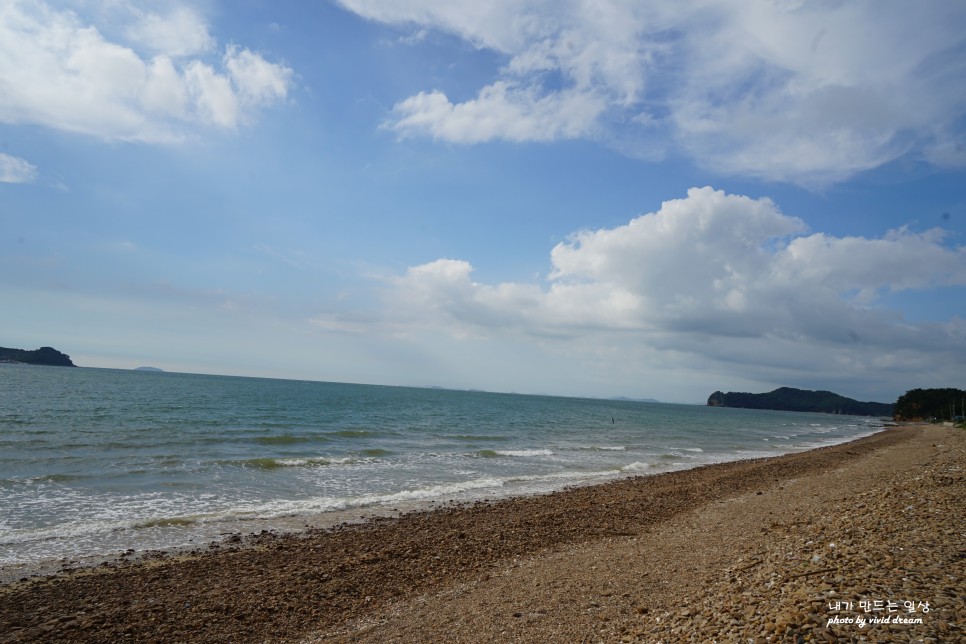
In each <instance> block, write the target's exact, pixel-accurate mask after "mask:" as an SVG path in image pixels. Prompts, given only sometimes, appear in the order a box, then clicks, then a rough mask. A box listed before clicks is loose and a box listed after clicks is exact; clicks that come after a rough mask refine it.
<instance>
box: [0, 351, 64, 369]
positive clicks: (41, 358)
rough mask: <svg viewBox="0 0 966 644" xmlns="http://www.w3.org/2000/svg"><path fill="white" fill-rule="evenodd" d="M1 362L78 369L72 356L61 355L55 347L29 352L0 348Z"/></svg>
mask: <svg viewBox="0 0 966 644" xmlns="http://www.w3.org/2000/svg"><path fill="white" fill-rule="evenodd" d="M0 362H6V363H14V364H37V365H47V366H51V367H76V366H77V365H75V364H74V363H73V362H71V360H70V356H69V355H67V354H66V353H61V352H60V351H58V350H57V349H54V348H53V347H40V348H39V349H33V350H32V351H28V350H25V349H8V348H7V347H0Z"/></svg>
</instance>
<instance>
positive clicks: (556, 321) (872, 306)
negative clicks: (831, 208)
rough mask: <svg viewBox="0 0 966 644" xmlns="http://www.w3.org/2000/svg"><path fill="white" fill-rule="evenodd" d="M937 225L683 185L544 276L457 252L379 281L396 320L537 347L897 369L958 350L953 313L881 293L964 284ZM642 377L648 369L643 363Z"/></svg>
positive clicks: (962, 355) (735, 366)
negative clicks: (820, 211)
mask: <svg viewBox="0 0 966 644" xmlns="http://www.w3.org/2000/svg"><path fill="white" fill-rule="evenodd" d="M948 241H949V240H948V238H947V234H946V232H945V231H943V230H941V229H939V228H934V229H930V230H926V231H923V232H913V231H911V230H909V229H908V228H903V229H899V230H892V231H889V232H888V233H887V234H885V235H884V236H882V237H880V238H865V237H833V236H830V235H827V234H824V233H820V232H815V233H809V232H808V229H807V226H806V225H805V223H804V222H803V221H802V220H801V219H799V218H797V217H791V216H788V215H785V214H783V213H782V212H781V211H780V210H779V208H778V206H777V205H776V204H775V203H773V202H772V201H771V200H770V199H767V198H762V199H751V198H749V197H745V196H740V195H729V194H726V193H725V192H723V191H720V190H714V189H712V188H710V187H705V188H692V189H691V190H689V191H688V194H687V196H686V197H685V198H682V199H674V200H670V201H666V202H664V203H663V204H662V205H661V208H660V209H659V210H657V211H655V212H650V213H647V214H644V215H641V216H639V217H636V218H634V219H632V220H631V221H630V222H628V223H627V224H625V225H622V226H618V227H615V228H602V229H598V230H584V231H580V232H577V233H574V234H573V235H571V236H570V238H569V239H568V240H567V241H565V242H561V243H559V244H557V245H556V246H555V247H554V248H553V249H552V250H551V252H550V263H551V270H550V272H549V274H548V276H547V279H546V283H547V285H546V286H545V285H543V284H539V283H532V282H506V283H499V284H484V283H480V282H476V281H474V279H473V277H472V273H473V266H472V265H471V263H470V262H468V261H466V260H462V259H438V260H435V261H432V262H428V263H425V264H422V265H418V266H413V267H410V268H409V269H408V270H407V271H406V273H405V274H404V275H397V276H395V277H393V278H391V279H390V280H389V284H390V286H391V293H390V295H389V298H388V303H389V306H388V309H387V313H388V316H387V319H391V320H393V325H394V328H395V329H396V330H397V332H405V331H404V330H405V329H407V328H408V329H410V330H412V331H413V332H416V330H418V331H419V332H425V331H426V329H433V330H435V331H436V332H439V333H443V334H447V335H448V336H450V337H451V338H454V339H493V338H497V337H506V338H520V337H530V338H533V339H535V340H537V341H538V342H539V343H540V344H541V345H542V346H544V347H546V348H547V349H548V351H550V352H554V351H574V350H575V348H578V347H580V346H581V345H585V344H586V347H585V349H586V351H585V352H584V353H585V355H584V358H585V359H587V358H589V354H587V352H591V353H592V352H598V356H597V358H595V359H599V358H600V355H599V353H600V352H605V353H608V354H610V355H611V359H612V360H614V361H615V366H616V363H617V362H620V361H629V362H634V361H636V362H638V364H640V365H641V368H642V371H643V370H647V371H650V370H651V368H650V366H652V365H654V364H661V363H666V364H668V365H670V364H672V363H676V364H679V365H680V364H689V365H691V366H692V367H693V368H695V369H697V368H700V366H701V365H703V368H704V369H705V370H706V371H707V372H708V373H709V374H710V373H714V372H717V373H719V374H721V375H722V376H721V377H723V376H724V374H728V373H733V374H734V375H738V376H740V377H742V378H744V379H747V380H762V381H769V380H774V381H779V382H790V379H794V382H795V383H799V384H801V383H803V382H807V381H814V382H823V381H829V380H833V381H837V380H840V379H846V380H854V379H869V380H870V381H875V380H878V379H880V378H882V377H883V373H884V372H885V371H887V370H888V371H889V372H890V373H891V374H892V376H895V377H897V378H901V377H902V372H903V371H904V370H905V369H907V368H914V369H922V368H926V366H927V365H929V364H936V365H937V368H939V369H941V368H942V367H941V366H940V365H942V364H944V363H950V362H951V363H952V364H953V365H955V364H961V363H962V361H963V360H964V359H966V319H963V318H961V317H955V318H953V319H951V320H948V321H947V322H943V323H933V322H919V323H917V322H912V321H909V320H907V319H905V318H904V317H903V315H902V314H901V313H900V312H899V311H896V310H892V309H890V308H889V307H888V306H886V305H883V298H884V297H886V296H889V295H893V294H898V293H902V292H905V291H919V290H931V289H936V288H941V287H946V286H964V285H966V246H963V245H958V246H953V245H950V244H949V243H948ZM651 377H653V373H652V374H651Z"/></svg>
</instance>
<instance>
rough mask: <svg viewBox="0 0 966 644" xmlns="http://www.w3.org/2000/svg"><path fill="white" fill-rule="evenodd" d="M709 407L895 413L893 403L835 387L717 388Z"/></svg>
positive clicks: (872, 414) (709, 399)
mask: <svg viewBox="0 0 966 644" xmlns="http://www.w3.org/2000/svg"><path fill="white" fill-rule="evenodd" d="M708 406H709V407H738V408H742V409H774V410H777V411H808V412H818V413H825V414H847V415H849V416H892V409H893V405H891V404H889V403H878V402H859V401H858V400H853V399H851V398H846V397H845V396H840V395H838V394H835V393H832V392H831V391H808V390H806V389H794V388H792V387H779V388H778V389H776V390H775V391H770V392H768V393H766V394H749V393H744V392H732V391H729V392H728V393H726V394H725V393H721V392H720V391H716V392H714V393H713V394H711V396H710V397H709V398H708Z"/></svg>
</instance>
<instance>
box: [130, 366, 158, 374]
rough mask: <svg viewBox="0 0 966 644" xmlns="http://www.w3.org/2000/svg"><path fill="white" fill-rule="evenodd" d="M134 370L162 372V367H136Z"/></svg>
mask: <svg viewBox="0 0 966 644" xmlns="http://www.w3.org/2000/svg"><path fill="white" fill-rule="evenodd" d="M135 371H153V372H155V373H164V369H158V368H157V367H138V368H136V369H135Z"/></svg>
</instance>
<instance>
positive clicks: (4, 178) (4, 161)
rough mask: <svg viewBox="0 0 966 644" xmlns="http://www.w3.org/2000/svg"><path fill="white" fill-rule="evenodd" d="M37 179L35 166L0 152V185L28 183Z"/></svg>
mask: <svg viewBox="0 0 966 644" xmlns="http://www.w3.org/2000/svg"><path fill="white" fill-rule="evenodd" d="M36 178H37V166H35V165H33V164H32V163H29V162H28V161H26V160H24V159H21V158H20V157H15V156H10V155H9V154H4V153H3V152H0V183H30V182H32V181H34V180H35V179H36Z"/></svg>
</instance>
